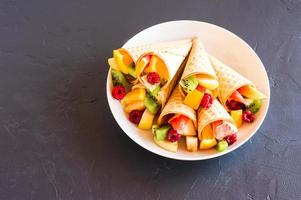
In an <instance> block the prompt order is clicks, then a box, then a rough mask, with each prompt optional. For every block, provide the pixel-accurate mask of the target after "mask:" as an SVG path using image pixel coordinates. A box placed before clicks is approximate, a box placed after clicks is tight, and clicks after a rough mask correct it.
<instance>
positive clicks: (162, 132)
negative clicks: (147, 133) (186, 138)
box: [155, 125, 171, 140]
mask: <svg viewBox="0 0 301 200" xmlns="http://www.w3.org/2000/svg"><path fill="white" fill-rule="evenodd" d="M170 128H171V127H170V126H169V125H164V126H161V127H158V128H156V129H155V136H156V138H157V140H165V138H166V136H167V133H168V131H169V129H170Z"/></svg>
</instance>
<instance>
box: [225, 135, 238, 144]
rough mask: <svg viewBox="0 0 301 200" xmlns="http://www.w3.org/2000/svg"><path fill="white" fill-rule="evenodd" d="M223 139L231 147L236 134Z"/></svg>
mask: <svg viewBox="0 0 301 200" xmlns="http://www.w3.org/2000/svg"><path fill="white" fill-rule="evenodd" d="M224 139H225V140H226V141H227V143H228V145H232V144H234V143H235V142H236V140H237V135H236V134H232V135H228V136H226V137H225V138H224Z"/></svg>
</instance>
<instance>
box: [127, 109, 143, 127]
mask: <svg viewBox="0 0 301 200" xmlns="http://www.w3.org/2000/svg"><path fill="white" fill-rule="evenodd" d="M142 114H143V111H140V110H132V111H131V112H130V115H129V120H130V121H131V122H132V123H134V124H139V122H140V120H141V117H142Z"/></svg>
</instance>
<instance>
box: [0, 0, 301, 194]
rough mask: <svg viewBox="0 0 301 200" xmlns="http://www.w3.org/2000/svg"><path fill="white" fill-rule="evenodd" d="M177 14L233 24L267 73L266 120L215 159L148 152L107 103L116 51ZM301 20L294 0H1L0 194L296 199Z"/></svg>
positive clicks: (300, 153)
mask: <svg viewBox="0 0 301 200" xmlns="http://www.w3.org/2000/svg"><path fill="white" fill-rule="evenodd" d="M176 19H193V20H200V21H206V22H211V23H214V24H217V25H219V26H222V27H224V28H226V29H229V30H230V31H232V32H234V33H236V34H237V35H239V36H240V37H242V38H243V39H245V40H246V41H247V42H248V43H249V44H250V45H251V46H252V47H253V48H254V50H255V51H256V52H257V54H258V55H259V56H260V57H261V59H262V61H263V63H264V64H265V66H266V69H267V71H268V74H269V78H270V83H271V95H272V96H271V104H270V109H269V113H268V115H267V118H266V120H265V122H264V124H263V125H262V127H261V128H260V130H259V131H258V133H257V134H256V135H255V136H254V137H253V138H252V139H251V140H250V141H249V142H248V143H246V144H245V145H244V146H243V147H241V148H239V149H238V150H236V151H235V152H232V153H230V154H228V155H226V156H223V157H221V158H217V159H212V160H208V161H200V162H181V161H173V160H169V159H165V158H161V157H159V156H157V155H154V154H152V153H150V152H147V151H146V150H144V149H142V148H141V147H139V146H138V145H136V144H135V143H134V142H132V141H131V140H130V139H129V138H128V137H127V136H126V135H125V134H124V133H123V132H122V131H121V129H120V128H119V127H118V125H117V123H116V122H115V120H114V119H113V116H112V115H111V113H110V110H109V108H108V104H107V100H106V97H105V96H106V94H105V80H106V74H107V70H108V66H107V64H106V60H107V58H108V57H109V56H111V51H112V49H114V48H117V47H119V46H121V45H122V44H123V43H124V42H125V41H126V40H127V39H129V38H130V37H131V36H132V35H134V34H135V33H137V32H138V31H140V30H142V29H144V28H146V27H149V26H151V25H154V24H157V23H160V22H164V21H169V20H176ZM300 19H301V3H300V0H280V1H276V0H273V1H272V0H265V1H261V0H257V1H255V0H247V1H239V0H227V1H218V0H205V1H197V0H195V1H193V0H191V1H181V0H170V1H162V0H160V1H159V0H158V1H138V0H136V1H113V0H111V1H100V0H90V1H86V0H48V1H46V0H26V1H25V0H1V1H0V159H1V161H0V199H1V200H2V199H3V200H13V199H16V200H19V199H22V200H27V199H28V200H29V199H32V200H41V199H43V200H46V199H47V200H48V199H76V200H77V199H80V200H94V199H151V200H152V199H247V200H255V199H267V200H273V199H288V200H292V199H301V132H300V129H301V123H300V117H301V114H300V110H301V106H300V102H301V78H300V77H301V67H300V63H301V20H300Z"/></svg>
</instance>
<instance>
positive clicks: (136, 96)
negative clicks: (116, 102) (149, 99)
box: [121, 88, 146, 106]
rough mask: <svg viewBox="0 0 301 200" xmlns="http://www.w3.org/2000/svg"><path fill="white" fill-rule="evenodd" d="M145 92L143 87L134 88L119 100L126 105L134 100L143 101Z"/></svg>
mask: <svg viewBox="0 0 301 200" xmlns="http://www.w3.org/2000/svg"><path fill="white" fill-rule="evenodd" d="M145 94H146V92H145V89H144V88H135V89H133V90H132V91H130V92H129V93H127V94H126V95H125V97H124V98H123V99H122V100H121V104H122V105H123V106H126V105H127V104H130V103H132V102H135V101H144V99H145Z"/></svg>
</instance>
